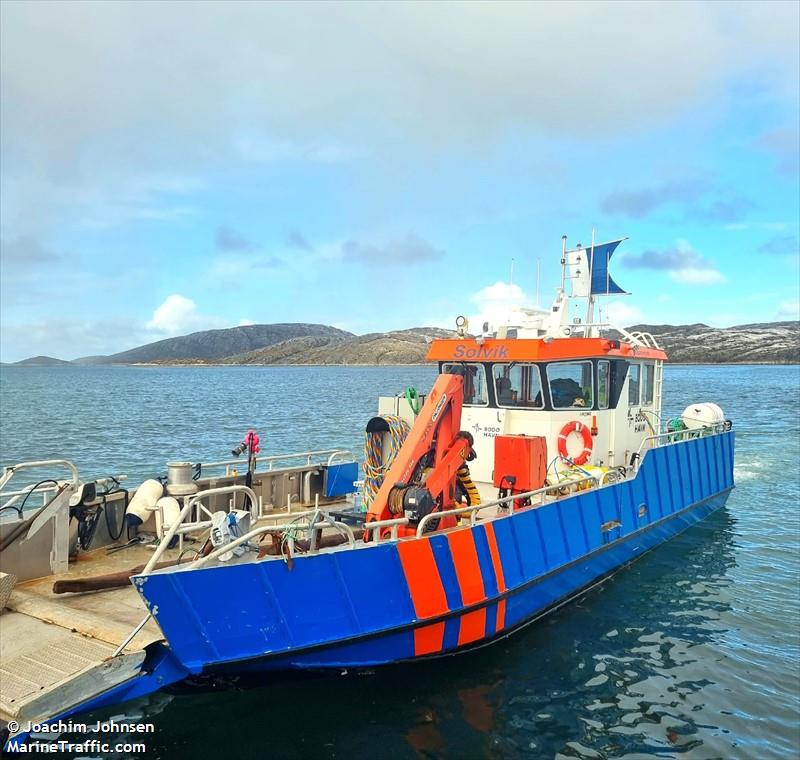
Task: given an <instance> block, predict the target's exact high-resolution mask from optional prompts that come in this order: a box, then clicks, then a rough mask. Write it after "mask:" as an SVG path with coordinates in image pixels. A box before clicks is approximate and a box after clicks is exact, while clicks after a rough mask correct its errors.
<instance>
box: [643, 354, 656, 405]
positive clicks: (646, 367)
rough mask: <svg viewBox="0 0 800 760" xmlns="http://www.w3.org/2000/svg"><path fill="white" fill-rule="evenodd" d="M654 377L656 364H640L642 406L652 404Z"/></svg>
mask: <svg viewBox="0 0 800 760" xmlns="http://www.w3.org/2000/svg"><path fill="white" fill-rule="evenodd" d="M655 379H656V365H655V364H652V363H648V364H643V365H642V406H652V404H653V387H654V386H655Z"/></svg>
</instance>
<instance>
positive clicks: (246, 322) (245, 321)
mask: <svg viewBox="0 0 800 760" xmlns="http://www.w3.org/2000/svg"><path fill="white" fill-rule="evenodd" d="M254 324H255V322H253V320H252V319H240V320H239V323H238V324H237V325H236V326H237V327H247V326H248V325H254Z"/></svg>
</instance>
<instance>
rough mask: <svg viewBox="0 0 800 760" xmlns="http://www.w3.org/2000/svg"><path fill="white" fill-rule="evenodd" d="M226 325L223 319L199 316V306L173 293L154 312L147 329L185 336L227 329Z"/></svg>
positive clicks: (189, 299)
mask: <svg viewBox="0 0 800 760" xmlns="http://www.w3.org/2000/svg"><path fill="white" fill-rule="evenodd" d="M226 324H227V322H226V320H224V319H222V318H221V317H211V316H204V315H202V314H198V312H197V304H196V303H195V302H194V301H193V300H192V299H191V298H186V296H182V295H180V294H179V293H173V294H172V295H171V296H167V298H166V300H165V301H164V303H162V304H161V306H159V307H158V308H157V309H156V310H155V311H154V312H153V316H152V318H151V319H150V321H149V322H148V323H147V329H148V330H155V331H157V332H160V333H164V334H165V335H184V334H186V333H190V332H197V331H198V330H212V329H214V328H217V327H225V326H226Z"/></svg>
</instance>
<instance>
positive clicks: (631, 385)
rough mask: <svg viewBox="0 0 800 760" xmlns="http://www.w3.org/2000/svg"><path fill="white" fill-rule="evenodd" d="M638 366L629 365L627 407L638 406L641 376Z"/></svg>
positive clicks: (639, 366)
mask: <svg viewBox="0 0 800 760" xmlns="http://www.w3.org/2000/svg"><path fill="white" fill-rule="evenodd" d="M641 369H642V367H641V365H640V364H631V366H630V367H629V368H628V405H629V406H637V405H638V404H639V385H640V383H639V379H640V374H641Z"/></svg>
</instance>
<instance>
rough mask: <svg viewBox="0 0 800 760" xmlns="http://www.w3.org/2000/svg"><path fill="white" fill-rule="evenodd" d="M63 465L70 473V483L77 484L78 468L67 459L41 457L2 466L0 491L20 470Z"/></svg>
mask: <svg viewBox="0 0 800 760" xmlns="http://www.w3.org/2000/svg"><path fill="white" fill-rule="evenodd" d="M56 466H63V467H66V468H67V469H69V471H70V473H71V474H72V485H73V486H77V485H78V481H79V476H78V468H77V467H76V466H75V465H74V464H73V463H72V462H70V461H69V460H68V459H42V460H39V461H36V462H20V463H19V464H15V465H9V466H8V467H4V468H3V474H2V476H0V492H1V491H2V490H3V489H4V488H5V487H6V484H7V483H8V482H9V481H10V480H11V478H13V477H14V475H15V474H16V473H17V472H19V471H20V470H30V469H32V468H34V467H56Z"/></svg>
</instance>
